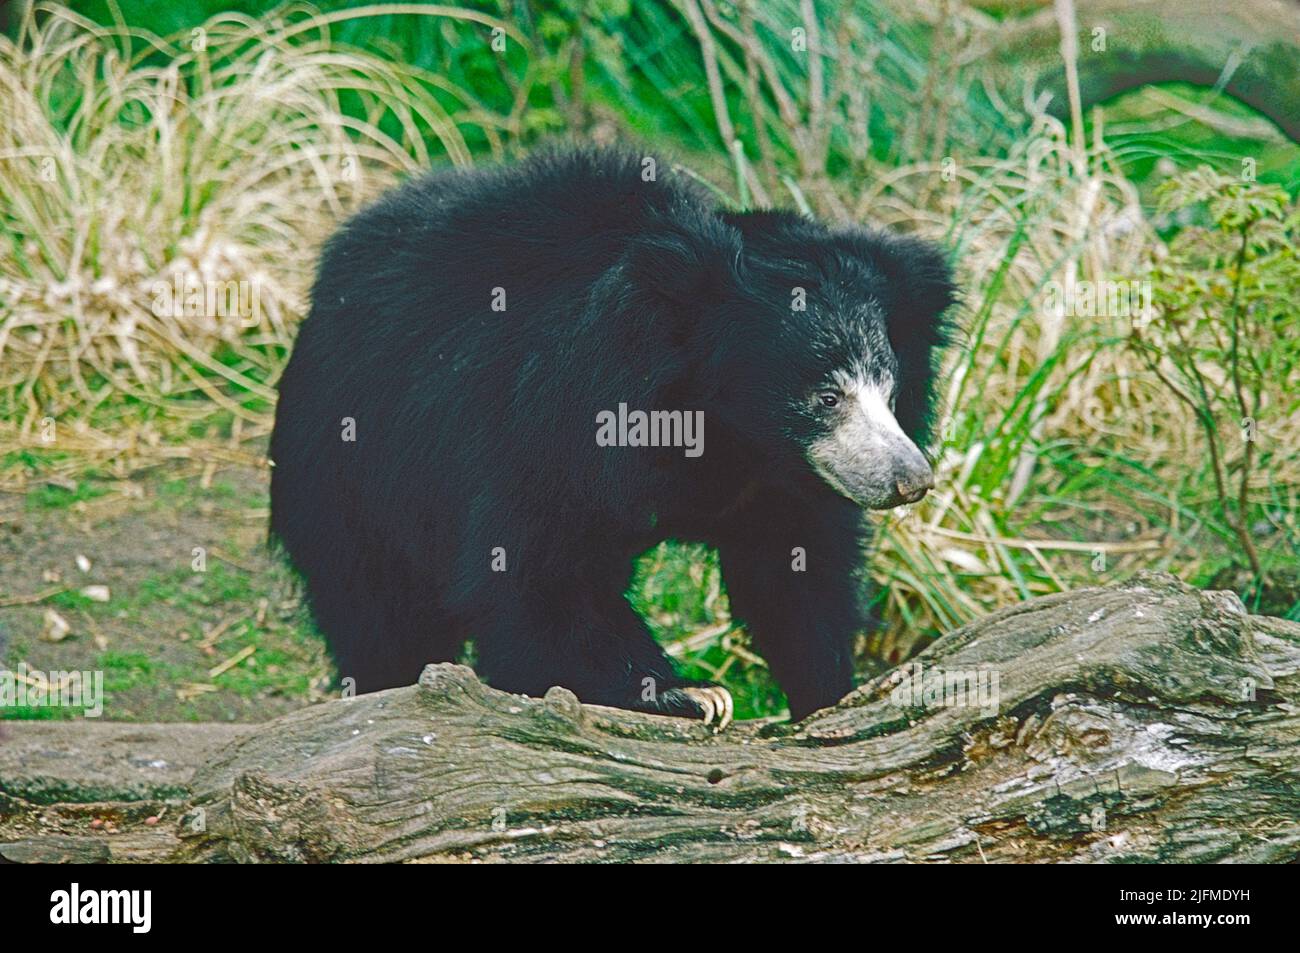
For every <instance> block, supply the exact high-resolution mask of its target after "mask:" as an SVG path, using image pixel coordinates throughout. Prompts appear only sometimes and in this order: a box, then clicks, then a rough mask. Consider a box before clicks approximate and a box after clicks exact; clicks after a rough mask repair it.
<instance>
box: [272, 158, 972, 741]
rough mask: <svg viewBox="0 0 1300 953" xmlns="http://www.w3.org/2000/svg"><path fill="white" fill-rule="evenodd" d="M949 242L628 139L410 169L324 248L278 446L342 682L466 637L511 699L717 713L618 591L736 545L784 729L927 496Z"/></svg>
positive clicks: (322, 625)
mask: <svg viewBox="0 0 1300 953" xmlns="http://www.w3.org/2000/svg"><path fill="white" fill-rule="evenodd" d="M954 293H955V292H954V286H953V283H952V279H951V273H950V270H949V267H948V264H947V262H946V261H945V258H944V255H943V254H942V253H941V252H940V251H939V250H938V249H937V248H936V247H934V246H932V245H929V244H926V243H924V242H921V241H919V240H914V239H910V238H904V237H897V236H889V235H884V234H880V233H877V232H872V231H868V230H865V229H862V228H853V227H834V228H833V227H829V226H826V225H822V224H818V223H817V222H815V221H811V220H808V219H806V218H803V217H801V216H799V215H797V214H794V213H791V212H785V211H757V212H743V213H735V212H725V211H721V210H719V209H718V208H716V207H715V205H714V203H713V202H712V201H711V200H710V199H709V197H708V196H707V194H706V193H704V192H703V191H702V190H700V189H699V188H698V187H697V186H696V185H695V184H694V183H693V182H691V181H690V180H689V179H687V177H686V176H685V175H683V174H679V173H675V172H672V171H670V170H669V168H668V166H667V165H665V164H664V163H662V162H659V161H657V160H655V159H654V158H653V157H651V156H641V155H636V154H633V153H631V152H629V151H627V150H608V149H594V148H586V149H584V148H565V147H560V148H553V149H551V150H549V151H545V152H541V153H535V154H534V155H533V156H532V157H530V158H529V159H527V160H524V161H522V162H520V163H518V164H516V165H505V166H501V167H494V168H484V169H476V170H473V171H443V172H436V173H433V174H430V175H427V176H426V177H423V178H420V179H418V180H415V181H411V182H409V183H407V184H406V185H405V186H403V187H400V188H398V189H396V190H395V191H393V192H390V193H389V194H388V195H387V196H385V197H384V198H382V199H381V200H380V201H379V202H378V203H377V204H375V205H373V206H371V207H370V208H368V209H366V210H364V211H362V212H361V213H359V214H358V215H356V216H355V217H354V218H352V219H351V220H350V221H349V222H347V224H345V225H344V226H343V227H342V228H341V229H340V230H339V231H338V233H337V234H335V235H334V236H333V238H332V239H331V240H330V241H329V242H328V243H327V245H326V247H325V250H324V253H323V256H322V258H321V262H320V267H319V272H318V274H317V278H316V283H315V287H314V289H313V294H312V307H311V313H310V315H309V316H308V317H307V319H306V320H305V321H304V322H303V324H302V327H301V330H300V332H299V335H298V339H297V343H296V345H295V348H294V351H293V354H292V357H291V359H290V361H289V363H288V365H287V367H286V369H285V371H284V375H283V379H282V380H281V382H280V398H279V405H278V408H277V411H276V422H275V430H274V434H273V437H272V440H271V451H270V453H271V459H272V461H273V464H274V469H273V471H272V479H271V534H272V538H273V539H274V540H277V541H278V542H279V544H280V545H281V546H282V547H283V549H284V550H285V551H287V554H288V556H289V558H290V560H291V562H292V563H293V566H294V567H295V569H296V570H297V572H298V574H299V575H300V576H301V578H302V580H303V581H304V583H305V589H306V596H307V601H308V603H309V605H310V608H311V611H312V614H313V616H314V618H315V620H316V623H317V626H318V627H319V629H320V630H321V631H322V632H323V634H324V635H325V637H326V639H327V641H328V643H329V646H330V650H331V654H332V655H333V657H334V660H335V661H336V663H337V665H338V671H339V675H340V677H341V678H351V679H354V680H355V682H354V684H355V686H356V689H357V690H358V691H375V690H377V689H384V688H391V687H393V686H398V685H406V684H410V683H412V682H413V681H414V680H415V679H416V678H417V676H418V675H419V673H420V671H421V668H422V667H423V666H424V665H425V664H426V663H428V662H436V661H449V660H453V659H455V658H456V657H457V655H458V654H459V652H460V651H461V650H462V648H463V646H464V645H465V643H466V641H467V640H471V639H472V640H473V642H474V644H475V651H476V657H477V662H476V668H477V670H478V671H479V673H480V674H481V675H482V676H483V677H484V678H485V680H486V681H487V682H488V683H489V684H491V685H493V686H495V687H497V688H501V689H505V690H507V691H511V692H519V693H524V694H528V695H541V694H543V693H544V692H545V691H546V690H547V689H548V688H549V687H550V686H552V685H562V686H565V687H566V688H569V689H571V690H572V691H573V692H574V693H575V694H576V695H577V696H578V697H579V698H580V699H581V700H582V701H584V702H590V703H595V704H602V705H612V706H617V707H624V708H633V709H640V710H643V711H651V712H657V713H662V714H678V715H686V716H691V717H699V718H704V719H705V720H706V721H709V720H712V719H713V718H714V717H715V716H716V717H717V719H718V722H719V726H721V725H723V724H725V723H726V722H727V721H729V720H730V718H731V714H732V706H731V698H730V696H729V695H728V694H727V693H726V691H725V690H724V689H721V688H720V687H717V686H712V685H709V684H707V683H699V682H693V681H690V680H687V679H684V678H682V677H681V676H679V675H678V674H677V673H676V671H675V670H674V668H673V665H672V663H671V662H670V661H669V660H668V659H667V658H666V657H665V655H664V653H663V651H662V650H661V649H660V648H659V646H658V645H657V644H656V643H655V641H654V639H653V638H652V637H651V635H650V632H649V631H648V630H647V628H646V626H645V624H644V623H643V622H642V620H641V619H640V618H639V617H638V616H637V615H636V613H635V612H633V610H632V608H631V606H630V605H629V604H628V602H627V600H626V598H625V595H624V593H625V590H626V588H627V586H628V582H629V578H630V574H631V568H632V563H633V560H634V558H635V557H636V556H637V555H638V554H640V553H643V552H644V551H646V550H647V549H648V548H650V547H652V546H653V545H655V544H656V543H658V542H660V541H661V540H664V539H679V540H693V541H702V542H704V543H706V544H708V545H710V546H713V547H715V548H716V549H717V551H718V553H719V558H720V561H721V567H722V575H723V581H724V584H725V586H726V589H727V593H728V595H729V597H730V601H731V609H732V613H733V615H734V617H735V618H737V619H738V620H741V621H742V622H743V623H744V625H745V626H746V628H747V629H748V631H749V633H750V635H751V637H752V640H753V644H754V645H755V647H756V648H757V649H758V650H759V651H760V652H761V653H762V654H763V656H764V658H765V659H766V660H767V662H768V664H769V665H770V667H771V670H772V673H773V675H774V676H775V678H776V679H777V681H778V682H779V683H780V685H781V687H782V688H783V689H784V691H785V693H786V697H787V698H788V700H789V704H790V713H791V715H792V717H793V718H795V719H799V718H802V717H803V716H805V715H807V714H809V713H810V712H812V711H814V710H816V709H818V708H822V707H825V706H827V705H831V704H833V703H835V702H836V701H837V700H839V699H840V698H841V697H842V696H844V695H845V694H846V693H847V692H848V691H850V689H852V687H853V666H852V651H851V650H852V644H853V638H854V635H855V633H856V632H858V631H860V629H861V628H862V626H863V624H864V612H865V610H864V602H865V600H864V589H863V585H862V574H863V566H864V562H865V550H866V547H867V544H868V542H869V528H868V525H867V521H866V520H865V518H864V514H863V512H862V508H864V507H866V508H873V509H884V508H888V507H892V506H896V505H899V504H902V503H910V502H914V501H916V500H919V499H920V498H921V497H922V496H924V495H925V493H926V491H927V489H929V488H930V487H931V486H932V475H931V469H930V466H929V465H928V463H927V461H926V458H925V457H924V456H923V455H922V453H921V451H920V450H919V449H918V447H920V446H924V445H925V443H926V441H927V437H928V429H929V426H930V419H931V406H932V399H931V389H932V387H931V385H932V378H933V375H934V369H935V367H934V365H935V361H936V358H937V356H938V354H937V352H938V350H939V349H940V348H941V347H943V346H944V345H945V344H946V343H947V332H946V328H947V323H946V322H945V320H944V313H945V311H946V310H947V309H948V307H949V305H950V304H951V303H952V301H953V297H954Z"/></svg>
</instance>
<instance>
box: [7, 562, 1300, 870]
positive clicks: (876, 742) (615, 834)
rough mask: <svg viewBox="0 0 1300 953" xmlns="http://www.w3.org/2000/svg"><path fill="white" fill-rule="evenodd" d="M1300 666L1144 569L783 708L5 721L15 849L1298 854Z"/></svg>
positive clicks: (1294, 644)
mask: <svg viewBox="0 0 1300 953" xmlns="http://www.w3.org/2000/svg"><path fill="white" fill-rule="evenodd" d="M918 666H919V667H918ZM1298 674H1300V624H1296V623H1292V622H1286V621H1283V620H1279V619H1271V618H1267V617H1261V616H1250V615H1249V614H1248V613H1247V612H1246V611H1245V609H1244V608H1243V606H1242V604H1241V602H1240V601H1239V600H1238V598H1237V597H1236V596H1235V595H1233V594H1231V593H1227V592H1200V591H1198V590H1195V589H1192V588H1190V587H1188V586H1186V585H1184V584H1183V583H1181V582H1179V581H1178V580H1177V579H1175V578H1174V577H1172V576H1168V575H1164V574H1154V573H1144V574H1140V575H1139V576H1137V577H1136V578H1134V579H1133V580H1131V581H1129V582H1127V583H1124V584H1122V585H1116V586H1112V587H1107V588H1098V589H1086V590H1079V591H1075V592H1070V593H1065V594H1060V595H1053V596H1047V597H1044V598H1039V599H1034V600H1032V601H1029V602H1026V603H1024V604H1022V605H1018V606H1015V607H1012V608H1009V609H1005V610H1002V611H1000V612H997V613H994V614H992V615H990V616H988V617H986V618H984V619H981V620H979V621H977V622H975V623H972V624H970V625H967V626H964V627H962V628H960V629H958V630H956V631H954V632H952V633H950V634H948V635H947V636H945V637H943V638H942V639H940V640H939V641H938V642H936V643H935V644H934V645H933V646H931V647H930V648H929V649H928V650H927V651H926V652H925V653H923V654H922V655H921V656H919V657H918V658H917V659H916V660H914V661H913V663H912V664H911V665H909V666H908V667H905V668H904V669H902V670H900V671H898V672H894V673H890V674H887V675H885V676H882V677H880V678H877V679H875V680H873V681H871V682H870V683H868V684H866V685H863V686H861V687H859V688H858V689H857V690H855V691H854V692H853V693H852V694H850V695H849V696H848V697H847V698H845V699H844V700H843V701H842V702H841V703H840V704H838V705H836V706H835V707H834V708H830V709H826V710H824V711H821V712H818V713H816V714H814V715H812V716H811V717H809V718H808V719H806V720H805V721H803V722H801V723H799V724H797V725H788V724H784V723H777V722H770V721H769V722H741V723H737V724H734V725H733V726H732V727H730V728H728V729H727V730H726V731H724V732H722V733H721V734H713V733H712V732H711V731H710V730H709V729H708V728H706V727H704V726H703V725H701V724H698V723H695V722H690V721H685V720H680V719H672V718H662V717H656V716H650V715H640V714H636V713H631V712H625V711H618V710H614V709H607V708H601V707H597V706H587V705H582V704H580V703H579V702H578V701H577V699H576V698H575V697H574V696H573V694H572V693H570V692H569V691H567V690H565V689H562V688H553V689H551V691H549V692H548V693H547V694H546V697H545V698H526V697H523V696H518V695H510V694H507V693H504V692H499V691H495V690H493V689H491V688H488V687H487V686H485V685H483V684H482V683H480V682H479V681H478V680H477V679H476V678H475V676H474V674H473V672H472V671H470V670H469V669H467V668H464V667H462V666H456V665H431V666H429V667H428V668H426V669H425V671H424V673H423V675H422V676H421V678H420V681H419V684H418V685H415V686H411V687H409V688H401V689H395V690H393V691H388V692H381V693H376V694H374V695H366V696H362V697H359V698H355V699H347V700H337V701H331V702H327V703H324V704H320V705H316V706H313V707H310V708H307V709H303V710H302V711H299V712H295V713H293V714H290V715H286V716H283V717H280V718H278V719H276V720H275V721H272V722H268V723H266V724H262V725H243V726H186V725H149V726H140V725H112V724H103V725H99V724H89V723H84V722H82V723H67V722H65V723H39V724H38V723H31V724H15V723H12V722H11V723H9V725H10V727H9V729H8V730H9V737H8V740H7V741H6V742H5V743H4V744H3V745H2V746H0V858H4V859H6V860H10V861H23V860H60V859H72V860H103V861H140V860H170V861H230V860H233V861H262V862H308V861H361V862H367V861H555V860H559V861H634V860H654V861H697V862H698V861H749V862H756V861H882V862H884V861H891V862H892V861H968V862H977V863H978V862H981V861H983V862H998V861H1167V862H1198V861H1251V862H1289V861H1295V860H1296V859H1297V858H1300V743H1298V742H1300V677H1297V676H1298ZM95 821H99V822H100V823H99V826H97V827H95V828H92V827H91V826H90V825H91V824H93V823H94V822H95ZM105 825H111V828H112V829H111V830H106V829H105Z"/></svg>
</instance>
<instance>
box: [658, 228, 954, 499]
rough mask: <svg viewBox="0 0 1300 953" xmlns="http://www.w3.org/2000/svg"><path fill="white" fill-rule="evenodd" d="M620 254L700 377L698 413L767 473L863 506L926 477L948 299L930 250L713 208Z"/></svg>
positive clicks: (909, 492) (946, 277)
mask: <svg viewBox="0 0 1300 953" xmlns="http://www.w3.org/2000/svg"><path fill="white" fill-rule="evenodd" d="M635 255H636V258H635V259H634V260H635V262H636V264H637V266H638V267H637V270H638V271H639V272H640V277H641V278H642V280H644V281H645V282H650V283H653V285H654V288H655V294H657V295H658V296H659V297H660V298H661V300H663V301H665V302H666V303H667V305H668V308H669V309H670V310H671V311H672V312H673V313H674V314H675V315H676V319H677V322H678V329H677V332H676V340H677V341H678V343H679V345H680V347H681V348H682V350H683V352H684V353H685V354H686V355H687V357H686V358H685V363H684V366H686V367H688V368H689V373H690V375H691V376H692V379H693V380H694V381H696V382H700V381H703V382H705V386H704V388H703V389H702V390H701V389H699V388H693V391H694V394H696V395H700V394H702V395H703V399H704V400H705V402H706V408H705V413H706V418H705V419H706V423H708V422H711V421H720V422H721V423H722V425H723V426H724V427H725V429H726V431H727V433H728V434H729V435H732V436H734V437H736V438H737V440H738V441H739V442H740V443H742V444H746V445H748V446H751V447H754V448H760V449H761V452H762V454H763V456H764V458H765V459H764V465H765V466H766V467H767V468H768V469H769V472H772V473H779V474H783V475H784V476H785V477H786V478H788V479H790V480H792V481H795V482H799V481H805V482H806V481H808V479H809V478H810V477H811V478H815V479H817V480H818V481H820V483H821V484H825V485H829V486H830V487H831V488H832V489H833V490H835V491H836V492H838V493H840V494H841V495H843V496H845V497H847V498H849V499H851V500H853V501H854V502H856V503H858V504H859V505H861V506H865V507H870V508H872V509H887V508H889V507H893V506H898V505H900V504H903V503H912V502H915V501H917V500H919V499H921V497H923V496H924V495H925V494H926V492H927V491H928V490H929V489H930V488H931V487H932V486H933V474H932V471H931V467H930V464H929V462H928V461H927V460H926V457H925V455H924V454H923V452H922V450H921V449H920V448H921V447H924V446H926V444H927V443H928V442H929V438H930V428H931V424H932V417H933V407H934V394H933V390H934V387H933V385H934V376H935V369H936V367H935V365H936V361H937V359H938V352H939V351H940V350H941V349H942V348H943V347H944V346H945V345H947V344H948V343H949V340H950V325H949V323H948V322H947V321H946V319H945V314H946V312H947V311H948V310H949V308H950V306H951V305H952V304H953V303H954V301H955V297H956V288H955V285H954V284H953V279H952V272H951V269H950V268H949V265H948V263H947V261H946V259H945V256H944V254H943V253H942V251H941V250H940V249H939V248H938V247H937V246H934V245H932V244H930V243H928V242H924V241H921V240H919V239H914V238H909V237H902V236H893V235H886V234H883V233H879V232H874V231H870V230H867V229H863V228H854V227H845V228H831V227H828V226H825V225H822V224H820V223H818V222H815V221H812V220H809V219H806V218H804V217H802V216H799V215H797V214H795V213H792V212H784V211H760V212H746V213H721V214H718V215H715V216H713V218H712V221H711V222H708V223H704V224H701V223H695V224H694V225H693V226H692V227H690V228H687V229H683V230H681V231H679V232H677V233H675V234H672V233H670V235H669V237H667V238H660V239H657V240H655V241H654V242H653V243H652V244H650V245H642V246H641V247H640V248H639V249H637V250H635ZM714 432H715V433H716V430H715V431H714ZM715 439H716V438H715Z"/></svg>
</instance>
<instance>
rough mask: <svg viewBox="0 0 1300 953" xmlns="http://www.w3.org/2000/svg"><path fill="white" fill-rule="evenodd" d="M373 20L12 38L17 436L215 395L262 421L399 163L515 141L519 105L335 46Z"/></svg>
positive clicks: (285, 19)
mask: <svg viewBox="0 0 1300 953" xmlns="http://www.w3.org/2000/svg"><path fill="white" fill-rule="evenodd" d="M405 6H406V5H390V6H388V7H376V8H372V12H373V13H384V12H395V11H397V12H401V11H403V10H405ZM425 12H426V13H431V12H433V11H432V10H431V9H426V11H425ZM354 15H357V14H355V13H351V14H349V13H345V14H342V15H338V14H336V15H332V16H331V17H323V16H321V15H319V14H316V13H314V12H312V11H311V10H310V9H309V8H292V7H291V8H281V9H280V10H279V11H277V12H276V13H275V14H273V15H272V16H271V17H270V18H268V19H261V20H254V19H249V18H246V17H243V16H239V15H235V14H223V15H219V16H216V17H214V18H213V19H211V20H209V21H208V22H207V23H206V24H205V25H204V26H203V27H202V28H201V29H200V30H197V31H194V32H193V33H189V34H185V35H183V36H178V37H172V38H159V37H155V36H152V35H149V34H146V33H142V32H140V31H139V30H135V29H130V28H127V27H126V26H118V27H114V28H104V27H101V26H98V25H96V24H93V23H91V22H90V21H88V20H85V19H83V18H81V17H80V16H78V15H77V14H75V13H73V12H71V11H69V10H68V9H67V8H65V7H62V6H59V5H54V4H51V5H45V6H41V7H38V9H37V15H36V17H34V18H29V19H28V21H27V23H26V29H25V31H24V33H23V35H22V36H21V37H20V39H19V41H18V42H17V43H15V42H12V41H11V40H9V39H7V38H4V37H0V114H2V115H4V117H5V121H4V122H3V123H0V427H3V428H5V429H4V430H3V431H0V436H3V438H4V440H5V442H6V443H11V444H16V445H18V446H35V447H42V446H48V445H49V444H50V443H51V442H53V429H54V428H55V427H57V428H59V429H60V430H62V429H63V428H69V429H73V430H75V429H77V428H82V429H86V430H87V433H86V434H85V436H87V439H86V440H84V441H82V442H83V443H87V444H89V445H102V444H104V443H105V441H102V440H97V439H95V438H94V437H92V436H90V435H89V428H91V427H92V426H102V425H103V424H105V422H110V424H111V422H112V421H113V420H120V421H121V423H122V426H123V428H124V429H127V430H132V429H135V428H138V427H140V426H141V425H142V424H141V422H142V421H149V420H155V421H157V423H158V425H159V426H165V425H166V424H167V422H168V421H170V422H173V423H176V422H178V423H180V424H181V425H183V426H184V425H192V424H193V422H194V421H195V420H196V419H198V418H203V417H205V416H208V415H210V414H211V413H212V412H213V410H214V408H224V409H225V410H226V411H228V412H229V413H230V414H231V415H233V416H234V419H235V420H236V421H241V422H242V423H243V424H245V425H248V426H247V430H246V432H248V433H252V432H260V431H262V430H264V428H265V425H266V422H267V420H268V415H269V411H270V407H271V405H272V401H273V398H274V387H275V381H276V378H277V375H278V373H279V369H280V367H281V366H282V364H283V361H284V357H285V355H286V354H287V351H288V348H289V345H290V342H291V339H292V328H293V326H294V324H295V323H296V321H297V320H298V319H299V318H300V317H301V315H302V313H303V309H304V305H305V301H306V292H307V290H308V288H309V285H310V281H311V276H312V266H313V261H314V258H315V251H316V247H317V245H318V244H319V242H320V241H321V240H322V239H323V238H324V237H325V236H326V235H327V234H328V233H329V231H330V230H331V228H332V227H333V226H334V225H335V224H337V222H338V220H339V219H340V218H341V217H342V216H344V215H345V214H347V212H348V211H349V210H351V209H353V208H355V207H356V206H357V205H358V204H359V203H361V202H363V201H365V200H366V199H367V198H369V197H371V196H373V195H375V194H376V193H378V192H379V191H380V190H382V188H383V187H385V186H386V185H388V184H390V183H391V182H393V181H394V180H395V179H396V178H397V177H398V176H399V175H402V174H404V173H409V172H413V171H416V170H418V169H420V168H421V167H423V166H426V165H428V163H429V162H430V161H431V159H433V158H443V159H450V161H452V162H454V163H466V162H468V161H469V160H470V155H471V144H470V142H469V138H468V137H469V136H470V134H472V135H473V137H474V142H475V143H476V144H478V148H480V149H481V148H482V145H481V144H482V143H484V142H485V143H486V144H487V146H488V148H489V149H491V150H492V151H495V152H497V153H500V152H501V151H502V150H503V148H504V141H505V139H504V137H505V136H506V135H507V134H508V133H510V131H511V126H512V124H513V123H514V120H513V119H512V118H510V117H502V116H498V115H493V114H492V113H491V112H489V111H488V110H487V109H485V108H483V107H481V106H480V105H479V104H478V103H477V102H476V101H475V99H474V98H473V97H472V96H470V95H469V94H467V93H465V92H464V91H463V90H460V89H457V88H455V87H454V86H453V85H452V84H450V83H449V82H447V81H446V80H445V79H444V78H442V77H437V76H433V75H431V74H428V73H422V72H420V71H418V70H415V69H412V68H409V67H406V66H404V65H402V64H400V63H395V62H392V61H390V60H385V59H382V58H380V57H377V56H373V55H370V54H367V53H363V52H359V51H354V50H348V49H346V48H340V47H339V46H338V45H337V44H335V43H333V42H332V41H331V39H330V33H329V28H330V23H331V22H332V21H333V20H337V19H339V18H340V16H354ZM445 15H448V16H462V14H457V13H455V12H454V11H452V12H448V13H446V14H445ZM463 17H464V18H466V19H471V20H474V22H476V23H487V20H486V19H485V18H484V17H483V15H482V14H477V13H474V12H473V11H465V12H464V13H463ZM449 101H454V104H455V105H454V108H453V109H450V110H449V107H448V106H447V105H445V104H446V103H447V102H449ZM177 291H179V295H177V294H176V292H177ZM142 405H143V410H144V412H143V413H142V412H141V411H142ZM148 442H150V440H149V437H148V435H144V436H143V437H142V438H141V439H140V440H133V439H132V437H131V436H130V435H128V436H126V437H124V438H122V439H114V440H110V441H107V443H108V444H109V445H110V446H112V447H114V448H116V449H114V450H111V451H109V453H110V455H112V454H114V453H120V452H123V449H122V448H123V447H127V446H130V445H132V444H133V443H137V444H138V443H148ZM60 443H61V444H63V443H64V441H63V440H62V439H60Z"/></svg>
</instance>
